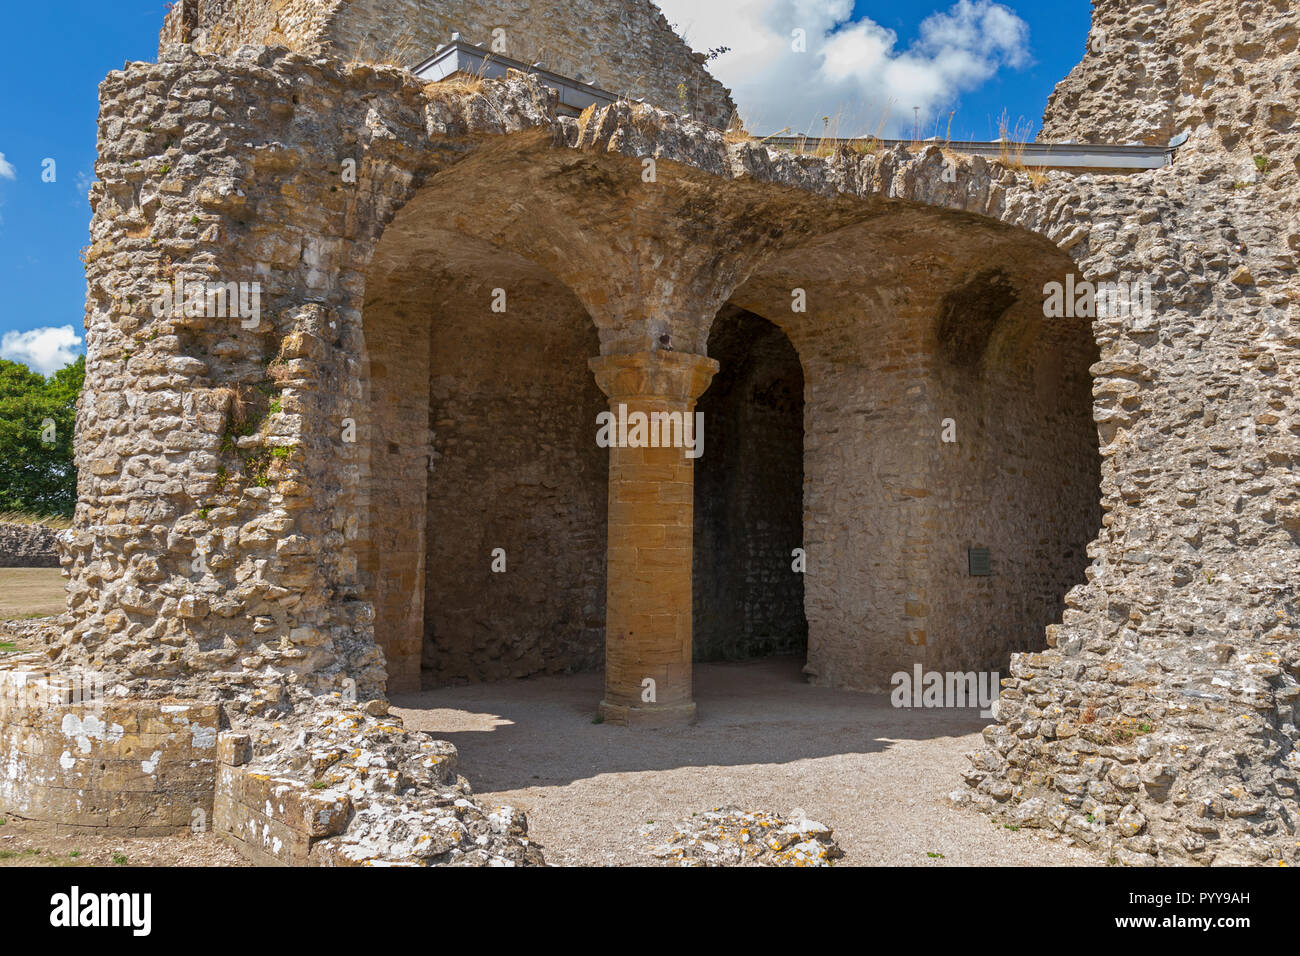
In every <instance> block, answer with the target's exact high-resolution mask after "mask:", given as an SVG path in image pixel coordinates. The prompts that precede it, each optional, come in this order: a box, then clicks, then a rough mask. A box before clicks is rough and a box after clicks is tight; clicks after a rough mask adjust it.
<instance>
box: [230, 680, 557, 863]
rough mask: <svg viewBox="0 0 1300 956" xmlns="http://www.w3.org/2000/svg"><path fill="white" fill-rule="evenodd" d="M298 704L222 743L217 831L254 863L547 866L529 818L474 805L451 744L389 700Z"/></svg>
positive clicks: (317, 700)
mask: <svg viewBox="0 0 1300 956" xmlns="http://www.w3.org/2000/svg"><path fill="white" fill-rule="evenodd" d="M295 703H297V704H298V706H295V707H294V708H293V711H292V713H291V714H281V713H272V714H267V715H265V716H263V717H261V718H260V719H257V720H254V721H252V722H251V723H249V724H246V725H245V727H244V728H243V729H241V730H239V731H235V732H229V733H225V734H222V739H221V742H220V757H221V763H222V767H221V770H220V771H219V776H218V780H217V826H218V829H219V830H222V831H224V832H225V833H226V834H227V835H228V836H229V837H231V838H233V840H234V841H235V842H237V843H241V844H243V845H244V847H245V848H246V849H248V850H251V851H252V852H250V853H249V854H248V855H250V856H251V857H253V858H254V859H255V860H259V859H263V858H264V857H273V858H275V860H276V861H277V862H288V863H291V864H294V865H302V864H304V863H305V864H309V865H322V866H357V865H371V866H436V865H451V866H539V865H544V863H545V860H544V859H543V857H542V852H541V847H540V846H538V845H537V844H536V843H534V842H532V841H530V840H529V839H528V836H527V834H528V824H527V820H526V819H525V817H524V815H523V813H521V812H520V811H518V810H516V809H514V808H513V807H492V808H489V807H485V806H481V805H479V804H478V803H477V802H475V801H474V799H473V795H472V791H471V789H470V786H469V783H468V782H467V781H466V780H465V778H464V777H462V776H459V775H457V774H456V772H455V768H456V761H457V752H456V748H455V747H454V746H453V745H452V744H450V743H448V742H447V741H443V740H434V739H433V738H432V737H430V736H429V735H427V734H424V733H420V732H418V731H408V730H406V728H405V727H403V726H402V722H401V720H400V719H399V718H397V717H395V716H392V715H390V714H388V706H387V703H386V702H384V701H382V700H372V701H368V702H366V703H364V704H361V705H359V706H358V705H357V704H354V703H348V702H346V701H342V700H340V699H338V698H333V699H331V698H328V697H322V698H313V699H311V700H310V701H309V702H306V701H298V702H295ZM304 704H306V706H303V705H304ZM277 838H278V839H277ZM264 861H265V862H270V860H264Z"/></svg>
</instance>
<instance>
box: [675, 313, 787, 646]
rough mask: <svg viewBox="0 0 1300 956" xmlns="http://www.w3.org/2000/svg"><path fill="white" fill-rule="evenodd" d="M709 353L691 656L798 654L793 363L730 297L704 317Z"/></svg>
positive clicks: (781, 339) (772, 330)
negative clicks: (712, 365) (714, 369)
mask: <svg viewBox="0 0 1300 956" xmlns="http://www.w3.org/2000/svg"><path fill="white" fill-rule="evenodd" d="M709 356H710V358H713V359H714V360H716V361H717V362H718V363H719V365H720V369H719V371H718V374H717V375H716V376H715V377H714V379H713V382H712V383H711V384H710V386H709V388H708V390H707V391H706V392H705V393H704V394H703V395H702V396H701V397H700V400H699V403H698V404H697V406H696V407H697V410H698V411H699V413H700V414H701V415H702V416H703V421H704V424H705V432H704V433H705V435H706V436H707V441H706V443H705V451H704V454H703V455H702V456H701V457H700V458H699V459H698V461H697V462H696V468H695V528H694V531H695V541H694V567H693V578H694V628H693V640H694V655H695V660H697V661H711V660H745V659H749V658H755V657H768V656H775V655H797V656H798V657H799V658H800V660H801V661H802V660H803V659H804V657H805V656H806V654H807V646H808V622H807V620H806V619H805V617H804V586H803V574H802V573H800V572H799V571H797V570H796V565H797V561H798V558H797V554H796V549H802V546H803V478H804V476H803V457H804V448H803V429H804V421H803V419H804V410H803V405H804V380H803V367H802V364H801V362H800V358H799V354H798V352H797V351H796V350H795V348H794V346H793V345H792V344H791V342H790V340H789V339H788V338H787V337H786V335H785V333H784V332H782V331H781V330H780V329H779V328H778V327H777V326H776V325H775V324H773V323H771V322H769V321H767V320H766V319H764V318H762V317H760V316H758V315H756V314H754V313H752V312H748V311H746V310H744V309H741V308H738V307H735V306H728V307H726V308H724V309H723V311H722V312H721V313H719V315H718V316H717V318H715V320H714V322H713V324H712V327H711V329H710V334H709Z"/></svg>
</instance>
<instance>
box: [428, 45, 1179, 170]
mask: <svg viewBox="0 0 1300 956" xmlns="http://www.w3.org/2000/svg"><path fill="white" fill-rule="evenodd" d="M508 70H518V71H520V72H523V73H530V74H532V75H533V76H536V77H537V78H538V79H539V80H541V81H542V82H543V83H544V84H545V85H547V86H549V87H550V88H551V89H553V90H555V91H556V92H558V93H559V95H560V105H561V107H562V108H564V109H566V110H569V111H574V112H578V113H580V112H582V111H583V110H585V109H587V107H589V106H592V105H596V106H611V105H613V104H614V103H617V102H618V101H619V100H620V99H622V97H620V96H618V95H617V94H615V93H610V92H609V91H608V90H602V89H601V88H600V87H598V86H592V85H591V84H590V83H588V82H586V80H584V79H582V78H581V77H579V78H577V79H574V78H572V77H567V76H562V75H561V74H559V73H555V72H553V71H551V70H548V69H546V68H545V67H544V66H542V65H541V64H540V63H533V64H528V63H524V62H522V61H520V60H514V59H511V58H510V57H508V56H504V55H502V54H500V53H493V52H492V51H491V50H485V49H483V48H482V47H480V46H475V45H474V44H472V43H466V42H465V41H464V40H462V39H461V38H460V34H459V33H453V34H452V39H451V42H450V43H448V44H447V45H446V46H443V47H439V49H438V52H437V53H435V54H434V55H433V56H431V57H429V58H428V59H427V60H425V61H423V62H422V63H420V64H419V65H417V66H416V67H415V68H414V71H413V72H414V73H415V75H416V76H418V77H420V78H421V79H425V80H429V81H430V82H437V81H439V80H445V79H447V78H449V77H451V76H456V75H461V76H472V77H479V78H482V79H496V78H500V77H503V76H505V75H506V72H507V71H508ZM1183 139H1185V137H1180V138H1179V139H1178V140H1175V141H1174V142H1173V143H1171V144H1170V145H1169V146H1111V145H1098V144H1092V143H1016V142H1009V141H1003V140H998V141H994V142H991V143H985V142H970V141H962V142H941V141H939V140H937V139H929V140H923V141H921V142H920V143H917V142H915V141H913V140H904V139H875V138H873V137H858V138H825V139H822V138H819V137H816V136H767V137H756V138H755V140H754V141H755V143H757V144H758V145H762V146H767V147H771V148H773V149H783V150H799V151H807V150H809V149H810V148H811V149H813V150H817V151H821V150H823V149H826V148H834V147H838V146H848V147H849V148H851V149H852V148H855V147H857V148H870V149H872V150H873V151H875V150H877V149H892V148H893V147H895V146H906V147H908V148H909V149H912V150H913V151H915V149H916V147H917V146H920V147H922V148H924V147H926V146H932V145H933V146H941V147H943V148H944V149H947V150H950V151H952V152H954V153H960V154H962V155H965V156H983V157H985V158H987V159H993V160H1002V161H1004V162H1006V161H1011V162H1014V163H1017V164H1019V165H1021V166H1025V167H1027V168H1034V169H1096V170H1110V171H1125V172H1127V171H1136V170H1142V169H1160V168H1161V167H1162V166H1168V165H1170V164H1172V163H1173V158H1174V152H1175V151H1176V149H1177V148H1178V146H1180V145H1182V140H1183Z"/></svg>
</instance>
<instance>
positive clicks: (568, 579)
mask: <svg viewBox="0 0 1300 956" xmlns="http://www.w3.org/2000/svg"><path fill="white" fill-rule="evenodd" d="M434 193H436V187H432V188H430V190H429V192H424V191H422V190H417V191H416V192H415V194H414V195H413V196H412V198H411V199H410V200H408V201H407V202H406V204H405V205H404V206H403V207H402V209H401V210H400V212H398V214H397V215H396V217H395V218H394V219H393V221H392V222H391V223H390V224H389V225H388V226H387V227H386V228H385V230H384V233H383V235H382V237H381V238H380V239H379V240H378V242H377V244H376V247H375V254H374V256H373V258H372V259H371V261H370V264H369V268H368V270H367V274H366V294H365V305H364V311H363V314H362V320H361V323H362V328H363V337H364V342H365V354H364V357H363V359H362V361H361V368H360V375H361V378H362V381H363V406H364V407H365V408H366V409H367V414H368V415H369V416H370V417H369V420H368V421H367V423H366V428H365V429H364V432H365V437H364V438H363V442H364V445H365V448H366V455H365V458H366V464H365V466H364V467H363V468H362V470H361V473H360V476H359V477H360V482H361V484H362V487H363V489H364V491H363V494H362V516H361V520H360V522H359V528H358V535H357V540H356V542H355V544H354V547H355V550H356V552H357V555H358V560H359V570H360V573H361V578H362V582H363V584H364V585H365V587H366V591H367V594H368V595H369V596H370V599H371V600H372V601H373V603H374V607H375V634H376V640H377V642H378V643H379V645H380V647H381V648H383V650H384V652H385V655H386V657H387V660H388V670H389V683H388V686H389V690H390V692H393V691H405V690H416V689H419V687H420V686H421V683H422V682H423V683H424V684H426V685H427V684H430V683H433V684H445V683H457V682H465V681H477V680H490V679H500V678H505V677H526V676H530V675H533V674H538V673H555V672H567V671H572V670H586V669H590V668H592V667H594V666H596V665H597V664H598V663H599V660H600V653H601V648H602V644H603V636H604V631H603V626H602V620H601V618H602V612H603V600H604V580H603V575H602V571H603V558H604V544H605V543H604V527H605V487H606V475H605V470H604V468H605V462H604V457H603V452H601V450H600V449H598V448H596V446H595V444H594V443H593V442H592V441H591V437H592V435H593V434H594V421H595V416H596V414H597V412H598V411H600V410H601V408H603V407H604V402H603V399H602V396H601V395H600V392H599V390H598V389H597V388H596V385H595V382H594V380H593V379H592V377H591V374H590V372H589V370H588V369H587V361H588V359H589V358H590V357H591V356H592V355H594V354H596V353H597V352H598V350H599V342H598V339H597V336H596V329H595V326H594V325H593V324H592V323H591V320H590V317H589V316H588V315H587V313H586V311H585V310H584V309H583V307H582V305H581V303H580V302H579V301H578V300H577V299H576V298H575V297H574V296H573V294H572V292H571V291H570V290H569V289H568V288H567V287H566V286H565V285H564V284H563V283H562V282H561V281H559V280H558V279H557V278H556V277H555V276H553V275H552V274H551V273H549V272H548V271H547V270H545V269H543V268H542V267H540V266H538V265H537V264H536V263H535V262H533V261H531V260H529V259H526V258H524V257H523V256H520V255H518V254H515V253H512V252H510V251H508V250H504V249H500V248H498V247H494V246H491V245H490V244H488V243H486V242H484V241H483V240H481V239H476V238H473V237H471V236H469V235H466V234H464V233H462V232H459V231H456V230H455V229H452V228H446V224H445V223H440V221H439V219H438V217H437V212H436V209H435V208H434V207H435V206H436V203H433V202H431V201H430V197H431V196H432V195H433V194H434Z"/></svg>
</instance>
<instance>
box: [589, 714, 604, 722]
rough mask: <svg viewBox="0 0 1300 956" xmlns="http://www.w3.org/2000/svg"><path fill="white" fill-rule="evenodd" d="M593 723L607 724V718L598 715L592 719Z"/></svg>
mask: <svg viewBox="0 0 1300 956" xmlns="http://www.w3.org/2000/svg"><path fill="white" fill-rule="evenodd" d="M591 722H592V723H593V724H603V723H604V722H605V718H604V717H602V716H601V715H600V714H597V715H596V716H595V717H593V718H591Z"/></svg>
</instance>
